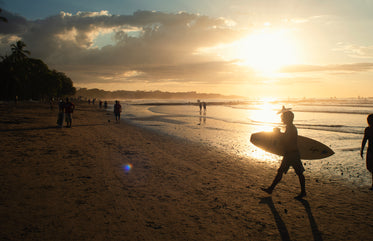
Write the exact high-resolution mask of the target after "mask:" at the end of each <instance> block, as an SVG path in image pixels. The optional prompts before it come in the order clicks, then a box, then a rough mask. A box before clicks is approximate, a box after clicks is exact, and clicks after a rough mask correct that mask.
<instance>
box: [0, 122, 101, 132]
mask: <svg viewBox="0 0 373 241" xmlns="http://www.w3.org/2000/svg"><path fill="white" fill-rule="evenodd" d="M103 125H105V124H85V125H73V127H72V129H74V128H77V127H85V126H103ZM48 129H62V128H60V127H57V126H42V127H30V128H16V129H6V130H0V132H12V131H36V130H48Z"/></svg>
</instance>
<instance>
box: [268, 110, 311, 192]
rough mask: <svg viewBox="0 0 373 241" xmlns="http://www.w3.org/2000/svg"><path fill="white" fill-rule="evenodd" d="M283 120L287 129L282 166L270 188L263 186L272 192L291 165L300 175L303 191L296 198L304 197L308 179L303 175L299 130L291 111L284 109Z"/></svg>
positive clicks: (284, 138)
mask: <svg viewBox="0 0 373 241" xmlns="http://www.w3.org/2000/svg"><path fill="white" fill-rule="evenodd" d="M281 120H282V122H283V123H284V124H285V125H286V130H285V133H284V136H283V142H284V147H285V154H284V157H283V159H282V162H281V166H280V167H279V169H278V170H277V175H276V177H275V179H274V180H273V182H272V184H271V186H269V187H268V188H262V190H263V191H265V192H266V193H268V194H272V191H273V190H274V189H275V187H276V185H277V184H278V183H279V182H280V181H281V179H282V176H283V174H284V173H285V174H286V173H287V171H288V170H289V168H290V166H292V167H293V168H294V170H295V173H296V174H297V175H298V178H299V183H300V186H301V192H300V194H299V195H298V196H297V197H296V198H303V197H305V196H306V185H305V183H306V181H305V177H304V175H303V172H304V167H303V164H302V162H301V160H300V154H299V150H298V144H297V140H298V130H297V128H296V127H295V125H294V124H293V120H294V114H293V112H291V111H287V110H286V111H284V112H283V113H282V115H281Z"/></svg>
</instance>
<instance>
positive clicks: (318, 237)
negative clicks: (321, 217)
mask: <svg viewBox="0 0 373 241" xmlns="http://www.w3.org/2000/svg"><path fill="white" fill-rule="evenodd" d="M297 200H298V201H299V202H301V203H302V204H303V206H304V208H305V209H306V212H307V215H308V219H309V220H310V225H311V230H312V235H313V240H317V241H322V240H323V239H322V236H321V232H320V231H319V228H318V227H317V224H316V221H315V219H314V217H313V215H312V211H311V206H310V204H309V203H308V201H307V200H304V199H297Z"/></svg>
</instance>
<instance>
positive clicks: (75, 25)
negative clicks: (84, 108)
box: [0, 11, 242, 83]
mask: <svg viewBox="0 0 373 241" xmlns="http://www.w3.org/2000/svg"><path fill="white" fill-rule="evenodd" d="M4 16H5V17H6V18H8V20H9V24H1V25H0V37H1V45H2V46H1V49H4V48H6V47H7V48H8V49H9V45H10V44H11V40H12V39H13V40H14V38H15V37H18V38H19V39H22V40H23V41H24V42H25V43H26V45H27V49H28V50H30V51H31V56H32V57H35V58H41V59H42V60H43V61H45V62H46V63H47V64H48V65H50V66H52V67H53V68H56V69H58V70H60V71H66V73H67V74H68V75H72V76H74V77H75V79H73V81H74V82H80V83H85V82H95V81H97V82H105V81H108V82H109V81H114V82H115V81H117V82H121V81H122V82H124V83H125V82H126V81H132V82H133V81H140V80H141V81H143V80H145V79H146V80H152V81H162V80H165V81H167V80H169V79H172V80H178V81H182V80H183V79H184V80H185V79H194V81H202V82H204V81H206V80H207V79H211V78H208V77H209V75H210V76H211V74H212V73H214V74H216V72H219V71H218V70H222V69H226V70H227V69H229V68H228V66H229V67H232V66H234V63H232V62H227V63H226V62H219V61H220V59H219V57H218V56H214V57H211V55H210V56H208V57H207V56H203V55H201V54H198V53H197V50H198V49H200V48H203V47H209V46H214V45H217V44H224V43H230V42H232V41H234V40H235V39H237V38H238V37H240V36H242V33H240V32H238V31H235V30H233V29H232V26H233V25H234V23H232V21H231V20H227V19H223V18H210V17H207V16H201V15H198V14H188V13H185V12H180V13H177V14H171V13H162V12H154V11H137V12H135V13H133V14H132V15H111V14H110V13H109V12H107V11H100V12H78V13H77V14H71V13H66V12H61V13H60V14H59V15H54V16H50V17H48V18H45V19H39V20H34V21H29V20H26V19H25V18H23V17H21V16H18V15H15V14H12V13H9V12H7V11H4ZM105 34H106V35H110V36H111V38H110V41H109V42H108V43H107V44H102V43H101V46H100V47H98V46H97V45H96V44H95V41H96V40H97V38H98V37H99V36H103V35H105ZM128 73H132V74H128ZM134 73H136V74H134ZM221 75H224V74H221Z"/></svg>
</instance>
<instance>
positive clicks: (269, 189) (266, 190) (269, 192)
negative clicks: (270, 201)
mask: <svg viewBox="0 0 373 241" xmlns="http://www.w3.org/2000/svg"><path fill="white" fill-rule="evenodd" d="M261 189H262V191H264V192H266V193H268V194H272V191H273V190H272V189H271V188H261Z"/></svg>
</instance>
